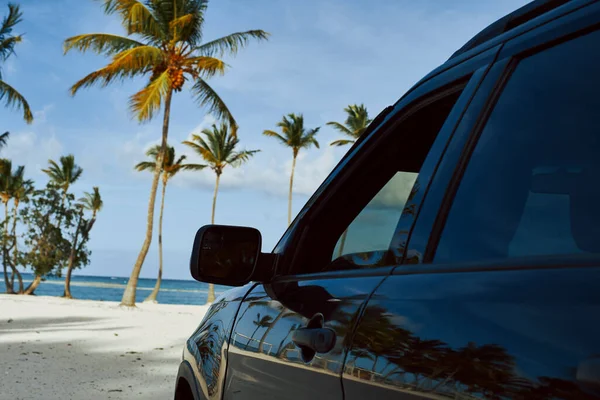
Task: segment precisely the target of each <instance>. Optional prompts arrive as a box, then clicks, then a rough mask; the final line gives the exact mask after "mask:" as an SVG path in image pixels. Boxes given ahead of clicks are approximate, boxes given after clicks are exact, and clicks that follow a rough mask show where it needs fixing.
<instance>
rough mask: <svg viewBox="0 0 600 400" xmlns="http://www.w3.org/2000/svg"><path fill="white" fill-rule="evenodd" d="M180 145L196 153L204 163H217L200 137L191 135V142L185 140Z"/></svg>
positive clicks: (216, 159) (214, 156)
mask: <svg viewBox="0 0 600 400" xmlns="http://www.w3.org/2000/svg"><path fill="white" fill-rule="evenodd" d="M196 142H198V143H196ZM182 143H183V144H185V145H186V146H188V147H190V148H191V149H192V150H194V151H195V152H196V153H198V155H200V157H202V158H203V159H204V160H205V161H206V162H208V163H210V164H215V163H217V162H218V158H217V157H216V155H215V154H213V153H212V152H211V149H210V146H209V145H208V144H206V142H205V141H204V139H202V138H201V137H200V136H198V135H192V140H186V141H184V142H182Z"/></svg>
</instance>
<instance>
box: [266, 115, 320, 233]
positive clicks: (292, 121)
mask: <svg viewBox="0 0 600 400" xmlns="http://www.w3.org/2000/svg"><path fill="white" fill-rule="evenodd" d="M277 126H278V127H279V128H281V134H279V133H277V132H274V131H270V130H266V131H264V132H263V134H265V135H267V136H272V137H275V138H277V139H278V140H279V141H280V142H281V143H283V144H284V145H286V146H288V147H291V148H292V154H293V156H294V158H293V160H292V173H291V175H290V192H289V197H288V225H290V224H291V223H292V188H293V186H294V170H295V169H296V157H298V152H299V151H300V149H307V148H309V147H311V146H315V147H316V148H317V149H318V148H319V142H317V139H315V136H316V134H317V132H318V131H319V127H317V128H315V129H304V117H303V116H302V114H300V115H296V114H288V115H287V116H284V117H283V119H282V120H281V122H279V123H277Z"/></svg>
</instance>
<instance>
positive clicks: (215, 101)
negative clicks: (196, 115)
mask: <svg viewBox="0 0 600 400" xmlns="http://www.w3.org/2000/svg"><path fill="white" fill-rule="evenodd" d="M192 94H193V95H194V96H195V98H196V101H197V102H198V104H199V105H200V106H201V107H207V108H208V112H209V113H211V114H214V116H215V117H217V119H220V120H222V121H223V120H226V121H228V122H229V125H230V126H236V127H237V122H235V119H234V118H233V115H232V114H231V111H229V108H228V107H227V105H226V104H225V102H224V101H223V100H222V99H221V97H220V96H219V95H218V94H217V92H215V91H214V89H213V88H212V87H210V85H209V84H208V83H206V81H205V80H204V79H202V78H198V79H197V80H196V83H195V84H194V86H193V87H192Z"/></svg>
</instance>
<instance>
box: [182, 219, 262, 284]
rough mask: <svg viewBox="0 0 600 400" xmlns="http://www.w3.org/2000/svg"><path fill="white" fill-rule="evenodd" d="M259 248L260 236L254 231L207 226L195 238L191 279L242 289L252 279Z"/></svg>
mask: <svg viewBox="0 0 600 400" xmlns="http://www.w3.org/2000/svg"><path fill="white" fill-rule="evenodd" d="M260 244H261V236H260V233H259V232H258V230H256V229H254V228H244V227H237V226H219V225H209V226H205V227H203V228H201V229H200V230H199V231H198V233H197V234H196V240H195V243H194V253H195V254H192V264H191V269H192V275H193V276H194V278H195V279H197V280H201V281H204V282H210V283H219V284H223V285H230V286H237V285H243V284H245V283H247V282H248V280H249V279H250V277H251V276H252V272H253V271H254V267H255V265H256V261H257V258H258V255H259V252H260ZM194 269H195V270H194Z"/></svg>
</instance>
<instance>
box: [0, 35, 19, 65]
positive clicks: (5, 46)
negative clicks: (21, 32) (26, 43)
mask: <svg viewBox="0 0 600 400" xmlns="http://www.w3.org/2000/svg"><path fill="white" fill-rule="evenodd" d="M21 40H22V38H21V36H9V37H5V38H3V37H2V36H0V59H1V60H2V61H6V60H7V59H8V57H9V56H11V55H12V54H14V53H15V45H16V44H17V43H20V42H21Z"/></svg>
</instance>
